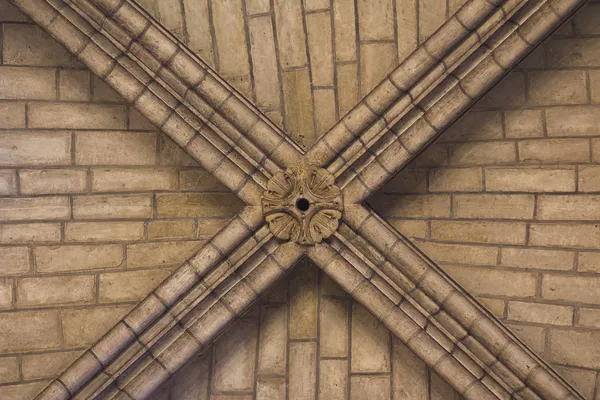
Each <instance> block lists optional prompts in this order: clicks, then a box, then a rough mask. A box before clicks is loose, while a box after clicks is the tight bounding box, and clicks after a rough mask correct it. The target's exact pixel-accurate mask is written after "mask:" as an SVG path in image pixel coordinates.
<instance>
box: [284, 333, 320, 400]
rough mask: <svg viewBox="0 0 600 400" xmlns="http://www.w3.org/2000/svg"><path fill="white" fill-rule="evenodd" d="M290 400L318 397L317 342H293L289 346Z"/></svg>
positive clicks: (305, 399)
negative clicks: (291, 366)
mask: <svg viewBox="0 0 600 400" xmlns="http://www.w3.org/2000/svg"><path fill="white" fill-rule="evenodd" d="M289 348H290V349H289V355H290V360H289V365H293V366H294V368H291V369H290V371H289V372H288V398H289V399H290V400H309V399H314V398H315V396H316V386H317V344H316V343H315V342H292V343H290V344H289Z"/></svg>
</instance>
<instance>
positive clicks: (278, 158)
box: [73, 0, 301, 165]
mask: <svg viewBox="0 0 600 400" xmlns="http://www.w3.org/2000/svg"><path fill="white" fill-rule="evenodd" d="M73 3H75V4H77V5H82V6H83V7H81V8H82V9H91V8H96V9H97V10H100V11H101V12H102V14H103V16H104V18H108V19H110V21H111V22H113V23H114V24H115V25H116V26H112V27H111V25H105V27H107V28H110V29H111V30H113V31H114V30H116V29H117V26H118V27H121V28H122V29H124V30H125V31H126V32H127V33H128V35H129V36H130V37H133V38H136V41H137V43H138V45H139V46H141V47H143V48H144V49H145V50H146V51H148V52H149V53H150V54H151V55H152V56H153V57H155V59H156V61H157V62H154V63H150V65H148V67H150V68H152V69H155V70H158V71H159V72H160V70H162V71H170V72H171V74H170V75H169V76H170V77H178V78H179V79H181V80H183V82H184V83H185V85H186V94H187V97H186V98H185V100H186V101H189V102H199V101H200V100H199V99H201V101H202V103H205V104H207V105H208V106H209V107H210V111H209V117H210V120H211V122H212V123H213V124H215V126H217V127H218V128H219V129H220V130H221V131H222V132H223V133H224V134H226V135H228V136H229V137H230V138H232V140H236V139H237V138H238V136H239V135H241V136H243V137H244V138H245V140H240V141H239V143H238V144H237V145H238V146H240V147H241V148H243V149H244V151H246V152H247V153H248V154H253V153H255V151H256V146H258V147H259V148H260V149H261V150H262V151H263V152H264V153H265V154H266V155H267V157H269V158H271V159H272V160H273V161H274V162H275V163H277V164H278V165H285V163H286V162H289V161H291V160H294V161H298V160H299V158H300V156H301V149H300V148H299V147H298V146H296V145H295V144H294V143H293V142H292V141H291V140H290V139H289V138H288V137H287V136H286V135H285V134H283V133H282V132H281V131H280V130H279V129H278V128H277V127H276V126H275V125H273V123H271V122H270V121H269V120H268V119H267V118H266V117H264V116H263V115H262V113H261V112H260V111H259V110H258V109H257V108H256V107H254V106H253V105H252V104H250V103H249V102H248V101H247V100H246V99H244V97H243V96H241V95H240V94H238V93H237V92H236V91H235V89H233V88H232V87H231V86H230V85H229V84H228V83H227V82H226V81H225V80H223V79H222V78H221V77H219V75H218V74H216V73H215V72H214V71H212V69H211V68H210V67H209V66H208V65H206V63H204V62H203V61H202V60H201V59H200V58H199V57H197V56H196V55H195V54H194V53H192V52H191V51H189V50H188V49H187V48H185V46H184V45H183V44H182V43H181V42H180V41H179V40H178V39H177V38H175V37H174V36H173V35H172V34H171V33H170V32H169V31H168V30H166V29H164V28H163V27H162V26H161V25H160V23H158V22H157V21H156V20H155V19H154V18H152V17H151V16H150V15H149V14H148V13H147V12H146V11H145V10H144V9H142V8H141V7H139V6H138V5H137V4H135V3H134V2H133V1H130V0H125V1H115V0H76V1H73ZM101 18H102V17H101ZM152 64H154V65H152ZM187 89H189V90H187ZM213 110H214V111H213ZM234 131H236V132H234ZM256 161H258V160H256Z"/></svg>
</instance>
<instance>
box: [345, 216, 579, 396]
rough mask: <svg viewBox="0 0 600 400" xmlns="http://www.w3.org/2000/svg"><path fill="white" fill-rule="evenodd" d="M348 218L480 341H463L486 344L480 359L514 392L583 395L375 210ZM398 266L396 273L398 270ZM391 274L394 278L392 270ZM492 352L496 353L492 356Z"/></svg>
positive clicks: (465, 329)
mask: <svg viewBox="0 0 600 400" xmlns="http://www.w3.org/2000/svg"><path fill="white" fill-rule="evenodd" d="M344 221H345V222H346V223H347V224H348V225H349V226H350V227H351V228H352V229H353V230H354V231H355V232H360V235H361V237H362V238H364V239H365V240H366V241H367V242H368V243H369V244H370V245H372V246H373V247H374V248H375V249H377V251H379V252H380V253H381V254H382V255H383V256H384V257H385V259H386V260H388V261H389V262H390V263H392V264H393V266H394V267H395V268H394V269H398V270H399V271H400V272H401V273H402V274H403V275H404V276H406V277H407V278H408V279H409V280H410V281H411V282H413V283H414V284H415V285H416V286H418V287H419V288H420V289H421V290H422V291H423V292H424V293H425V294H426V295H427V296H428V297H429V298H430V299H431V300H433V301H434V303H435V304H436V305H437V306H439V307H440V308H441V310H443V311H445V312H446V313H448V315H450V316H451V317H452V318H453V319H454V320H455V321H457V322H458V324H459V326H460V329H461V330H464V331H465V332H468V335H469V337H471V338H472V339H475V340H472V339H469V337H467V338H465V339H462V342H463V343H465V344H467V343H468V344H469V345H473V346H475V345H476V344H477V343H476V342H479V343H481V344H483V347H484V349H483V350H485V351H484V352H481V351H477V348H476V347H473V349H472V352H473V353H474V354H477V356H478V358H479V361H480V363H482V364H483V365H487V367H489V368H490V370H491V371H493V372H494V373H496V374H497V375H499V376H500V377H501V378H502V380H503V381H504V383H505V384H506V386H507V387H509V388H511V392H510V393H511V396H516V397H517V398H519V397H520V396H523V395H524V394H526V393H527V396H524V397H523V398H536V397H534V395H535V396H537V397H538V398H543V399H551V400H554V399H556V400H558V399H583V398H582V397H581V396H580V395H579V394H578V393H577V392H576V391H575V390H573V389H572V388H571V387H570V386H569V385H568V384H567V383H566V382H565V381H564V380H563V379H562V378H561V377H560V376H558V375H557V374H556V373H555V372H554V371H552V369H551V368H550V367H549V366H548V365H547V364H546V363H544V361H542V360H541V359H540V358H539V357H537V356H536V355H535V354H534V353H533V352H532V351H530V350H529V349H527V347H526V346H525V345H523V344H522V343H521V342H520V341H519V340H518V339H517V338H516V337H515V336H514V335H513V334H512V333H511V332H510V331H509V330H508V329H506V328H505V327H504V326H503V325H502V324H501V323H500V322H499V321H498V320H497V319H496V318H495V317H494V316H493V315H491V314H490V313H489V312H487V311H486V310H485V309H484V308H483V307H482V306H480V305H479V304H478V303H477V301H475V300H474V299H473V298H472V297H471V296H469V295H468V294H467V293H466V292H465V291H464V290H463V289H462V288H461V287H460V286H459V285H458V284H456V283H455V282H454V281H453V280H452V279H451V278H450V277H448V275H446V274H445V273H444V272H443V271H442V270H441V269H440V268H439V267H438V266H437V265H436V264H435V263H434V262H433V261H431V260H430V259H428V258H427V257H426V256H425V255H424V254H423V253H421V252H420V251H419V250H418V249H417V248H416V247H415V246H414V245H412V244H411V243H410V242H409V241H408V240H407V239H406V238H404V237H403V236H402V235H400V234H399V233H398V232H396V230H395V229H394V228H393V227H391V226H390V225H389V224H387V223H386V222H385V221H383V220H382V219H381V218H380V217H378V216H377V215H376V214H375V213H374V212H372V211H370V210H368V209H366V208H365V207H363V206H361V205H351V206H346V212H345V213H344ZM394 269H391V270H390V272H391V273H394V272H395V271H394ZM386 275H387V276H388V277H389V279H390V280H392V281H394V278H393V277H392V276H391V274H390V273H386ZM420 304H421V305H422V306H423V307H424V308H427V302H426V301H424V300H423V301H422V302H421V301H420ZM488 352H489V353H491V355H492V357H490V356H489V355H488V354H486V353H488ZM498 361H500V362H501V364H500V363H498ZM502 366H506V367H507V368H508V370H509V371H506V370H504V369H503V368H502ZM507 372H510V374H509V373H507ZM511 375H514V376H516V377H517V378H518V380H519V381H520V382H522V383H524V386H520V384H519V382H518V381H517V382H515V381H514V380H513V379H511ZM449 383H451V384H452V382H449Z"/></svg>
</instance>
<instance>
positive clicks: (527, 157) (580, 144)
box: [519, 139, 590, 164]
mask: <svg viewBox="0 0 600 400" xmlns="http://www.w3.org/2000/svg"><path fill="white" fill-rule="evenodd" d="M519 161H521V162H524V163H536V164H539V163H557V162H565V163H567V162H589V161H590V146H589V141H588V140H586V139H542V140H523V141H521V142H519Z"/></svg>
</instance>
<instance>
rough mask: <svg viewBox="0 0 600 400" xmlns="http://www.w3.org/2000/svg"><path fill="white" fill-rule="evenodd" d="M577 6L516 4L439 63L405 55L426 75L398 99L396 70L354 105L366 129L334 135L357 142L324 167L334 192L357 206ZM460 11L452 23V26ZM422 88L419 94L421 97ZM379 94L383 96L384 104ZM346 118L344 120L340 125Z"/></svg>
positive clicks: (567, 1)
mask: <svg viewBox="0 0 600 400" xmlns="http://www.w3.org/2000/svg"><path fill="white" fill-rule="evenodd" d="M584 2H585V0H549V1H546V0H529V1H526V2H521V3H524V4H521V8H519V9H518V10H517V11H516V13H514V14H513V15H510V14H508V13H505V15H504V16H503V17H502V18H501V19H500V20H499V21H498V20H496V22H495V23H494V24H493V29H490V28H489V26H487V25H485V24H484V25H481V27H482V28H481V29H479V30H475V31H474V32H473V33H472V34H471V35H470V36H467V37H466V38H465V41H464V42H463V43H462V44H460V45H459V46H458V47H456V49H455V50H454V51H453V52H451V53H450V55H449V56H447V57H446V58H443V59H441V60H440V61H436V60H438V59H439V58H438V56H437V54H436V53H435V52H434V51H432V50H429V49H431V48H432V45H429V46H428V45H427V42H426V43H425V44H424V45H423V46H422V47H421V48H420V49H419V50H417V51H416V52H415V53H413V55H412V56H411V58H415V57H417V58H419V60H420V61H419V62H418V63H417V61H416V60H413V62H414V63H416V64H417V65H424V66H426V67H427V68H429V67H432V68H433V69H432V70H431V72H429V74H428V75H426V77H425V78H424V80H423V81H419V82H417V84H416V86H415V87H413V88H411V89H409V90H408V92H403V91H401V90H400V89H399V88H400V86H399V85H398V84H397V83H395V82H397V81H398V80H399V79H400V77H401V76H400V75H399V73H398V70H396V71H394V72H393V73H392V74H391V75H390V76H389V77H388V78H386V79H385V80H384V81H383V82H382V83H381V84H380V86H379V87H378V88H376V89H375V90H374V91H373V92H372V93H371V94H370V95H369V96H367V97H366V98H365V100H364V101H363V102H361V103H360V104H359V106H357V109H356V113H357V114H359V111H360V110H362V111H361V113H362V114H363V115H365V114H367V116H366V117H364V118H363V119H367V120H368V121H370V122H368V123H366V124H362V125H361V124H357V126H358V128H352V129H349V128H347V126H348V125H349V122H346V123H345V124H343V125H342V126H341V127H340V128H339V129H338V132H341V133H340V137H341V135H343V134H344V132H345V135H346V137H350V132H355V133H354V135H355V136H356V135H360V137H359V138H358V139H357V140H356V141H354V142H353V143H352V145H350V146H349V147H348V148H346V149H344V150H342V154H341V155H340V156H339V157H338V158H337V159H335V160H334V161H333V162H332V163H331V164H329V166H328V170H329V171H330V172H332V173H334V174H335V175H336V177H337V180H338V183H339V185H340V187H342V188H346V190H345V193H347V194H348V195H347V197H346V201H347V202H352V203H359V202H361V201H363V200H365V199H366V198H367V197H368V196H369V195H370V194H371V193H372V192H373V191H375V190H377V189H378V188H379V187H381V185H383V183H384V182H386V181H387V180H388V179H390V178H391V177H393V176H394V175H395V174H396V173H397V172H398V171H400V170H401V169H402V168H403V167H404V166H405V165H406V164H407V163H408V162H409V161H410V160H411V159H413V158H414V157H415V156H416V155H417V154H419V153H420V152H421V151H423V150H424V149H425V148H426V147H427V146H428V145H429V144H431V143H432V141H433V140H435V139H436V138H437V137H438V136H439V135H440V134H441V133H442V132H443V131H444V130H445V129H446V128H447V127H449V126H450V125H451V124H452V123H453V122H454V121H455V120H456V119H457V118H458V117H460V115H462V114H463V113H464V112H465V111H467V110H468V109H469V108H470V107H471V106H472V105H473V104H474V103H475V101H476V100H477V99H478V98H480V97H481V96H482V95H483V94H485V92H486V91H487V90H489V89H490V88H491V87H492V86H493V85H494V84H495V83H496V82H497V81H498V80H499V79H500V78H502V77H503V76H504V75H505V74H506V73H507V72H508V71H509V70H510V69H511V68H513V67H514V66H515V65H516V64H517V63H518V61H519V60H520V59H522V58H523V57H524V56H525V55H526V54H528V53H529V52H530V51H531V50H533V49H534V48H535V46H537V45H538V44H539V43H540V42H541V41H542V40H543V39H544V38H545V37H546V36H547V35H548V34H549V33H550V32H552V31H553V30H554V29H555V28H557V27H558V26H559V25H560V24H561V23H562V22H563V21H564V20H565V19H566V18H567V17H568V16H569V15H571V14H572V13H573V12H574V11H575V10H576V9H577V8H578V7H579V6H581V5H582V4H583V3H584ZM468 4H470V3H467V5H468ZM507 4H508V3H507ZM512 10H513V11H514V10H515V8H513V9H512ZM461 11H462V9H461ZM461 11H459V12H458V13H457V14H455V16H454V17H453V19H457V20H460V19H461V17H460V15H461V14H460V12H461ZM497 14H498V13H496V14H494V13H492V14H490V18H491V19H492V20H493V19H494V18H496V19H497V17H498V15H497ZM450 21H452V20H450ZM450 21H449V23H450ZM489 21H490V20H489V19H488V20H486V23H489ZM463 25H464V24H463ZM463 25H460V26H463ZM451 26H453V25H451ZM454 26H456V28H455V30H456V29H459V28H458V26H459V25H457V24H454ZM449 29H450V28H449V27H448V28H447V27H446V24H445V25H444V26H442V28H441V29H440V30H439V31H438V33H437V34H440V33H443V34H445V35H448V31H449ZM463 29H464V27H463ZM437 34H435V35H434V36H433V37H432V39H433V38H435V37H436V35H437ZM446 40H447V39H446ZM411 58H409V61H410V59H411ZM452 60H454V61H453V62H451V61H452ZM400 68H402V66H401V67H400ZM430 75H431V76H430ZM434 78H437V80H435V81H434ZM405 79H408V78H405ZM427 85H428V88H427V90H421V88H422V87H424V86H427ZM386 88H387V89H386ZM386 90H387V92H386ZM386 93H387V97H384V96H385V95H386ZM390 93H394V96H392V95H391V94H390ZM396 95H399V97H398V96H396ZM393 97H397V98H398V100H397V101H396V102H394V103H392V104H391V106H388V104H389V101H384V100H388V99H390V98H393ZM370 99H375V100H370ZM377 99H379V101H377ZM382 99H383V100H382ZM369 102H371V103H369ZM378 107H379V108H378ZM385 107H388V108H387V109H386V108H385ZM377 113H379V114H377ZM348 117H350V115H349V116H347V117H345V119H347V118H348ZM357 118H358V116H357ZM345 119H343V120H342V121H344V120H345ZM360 129H363V131H360ZM359 132H360V133H359ZM322 142H325V144H323V145H321V147H322V146H325V145H327V146H330V145H329V144H328V143H329V142H326V139H324V140H322ZM311 151H312V150H311ZM314 151H315V154H317V153H318V152H319V150H318V149H317V148H316V147H315V150H314ZM309 154H310V152H309Z"/></svg>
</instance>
